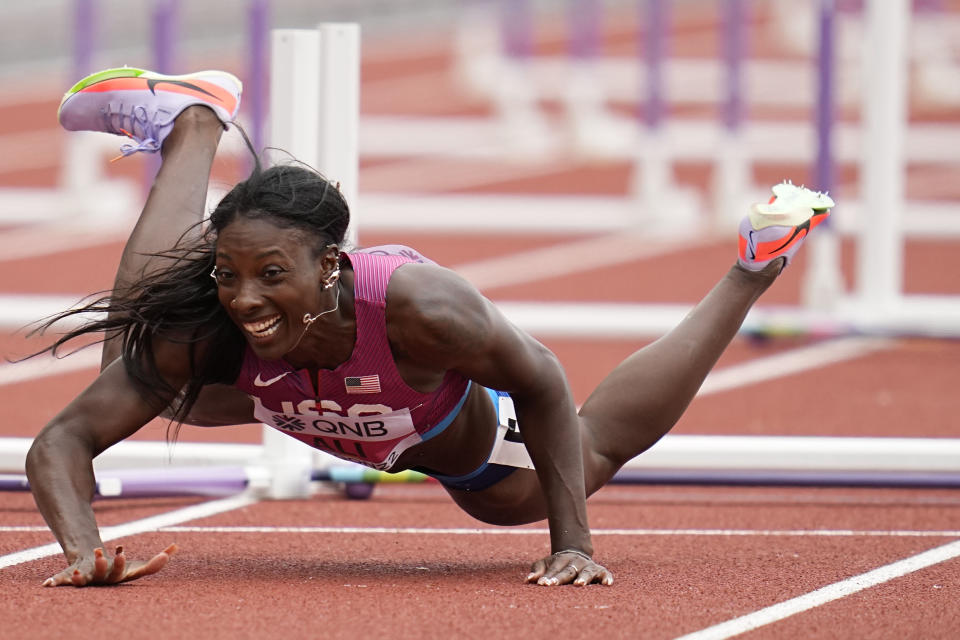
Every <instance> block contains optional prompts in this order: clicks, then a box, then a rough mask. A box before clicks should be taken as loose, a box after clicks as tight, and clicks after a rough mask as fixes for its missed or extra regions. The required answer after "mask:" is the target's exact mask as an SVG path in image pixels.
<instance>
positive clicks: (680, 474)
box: [0, 467, 960, 498]
mask: <svg viewBox="0 0 960 640" xmlns="http://www.w3.org/2000/svg"><path fill="white" fill-rule="evenodd" d="M375 473H376V472H367V471H363V470H361V471H357V470H355V469H352V468H347V469H342V470H339V471H338V468H337V467H334V468H332V469H329V470H322V471H314V472H313V474H312V476H311V478H312V480H314V481H333V482H344V483H345V484H347V485H348V486H349V485H352V484H366V485H372V484H375V482H373V481H372V480H373V479H374V475H372V474H375ZM389 481H390V482H394V483H395V482H398V481H399V482H405V483H421V482H424V478H423V477H422V476H421V475H420V474H413V473H410V474H407V475H406V476H403V475H402V474H398V477H397V478H396V479H393V480H389ZM610 484H617V485H700V486H746V487H862V488H892V489H957V488H960V472H949V471H943V472H908V471H903V472H900V471H789V470H784V471H779V470H756V471H750V470H690V469H623V470H621V471H620V472H618V473H617V474H616V475H615V476H614V477H613V479H612V480H611V481H610ZM247 485H248V478H247V473H246V471H245V470H244V469H242V468H189V469H187V468H183V469H177V468H173V469H161V470H154V471H148V470H139V469H136V470H134V469H131V470H123V471H110V472H104V473H103V474H102V477H98V480H97V493H96V497H97V498H147V497H164V496H188V495H189V496H224V495H232V494H236V493H239V492H241V491H243V490H244V489H246V488H247ZM29 489H30V484H29V482H27V478H26V476H23V475H10V474H5V475H0V491H29Z"/></svg>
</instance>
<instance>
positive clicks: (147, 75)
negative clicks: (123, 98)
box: [57, 67, 243, 120]
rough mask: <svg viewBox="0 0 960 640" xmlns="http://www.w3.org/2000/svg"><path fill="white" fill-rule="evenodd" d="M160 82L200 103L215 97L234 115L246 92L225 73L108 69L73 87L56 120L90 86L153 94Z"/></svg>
mask: <svg viewBox="0 0 960 640" xmlns="http://www.w3.org/2000/svg"><path fill="white" fill-rule="evenodd" d="M211 76H212V77H215V78H221V79H223V80H226V81H227V82H228V83H229V84H232V85H235V86H236V89H237V91H236V94H233V93H231V92H230V91H229V90H228V89H225V88H224V87H223V86H221V85H219V84H217V83H215V82H211V81H209V80H208V78H210V77H211ZM140 81H143V82H140ZM161 83H162V84H165V85H169V87H165V88H164V89H165V90H170V91H175V92H178V93H183V94H186V95H193V96H195V97H197V98H198V100H200V101H201V102H209V101H210V99H211V98H212V99H213V100H215V101H216V102H218V103H219V104H217V105H216V106H218V107H220V108H222V109H224V110H225V111H226V112H227V113H229V114H231V115H232V114H234V113H235V111H236V108H237V103H238V101H239V97H240V93H241V92H242V91H243V83H242V82H240V79H239V78H237V77H236V76H234V75H233V74H231V73H227V72H226V71H218V70H208V71H196V72H194V73H188V74H184V75H180V76H168V75H163V74H160V73H154V72H152V71H147V70H146V69H136V68H134V67H120V68H116V69H105V70H103V71H98V72H96V73H93V74H90V75H89V76H87V77H85V78H83V79H82V80H80V81H79V82H77V83H76V84H75V85H73V86H72V87H70V89H69V90H68V91H67V92H66V93H65V94H64V95H63V98H62V99H61V100H60V106H59V107H58V108H57V119H58V120H59V119H60V113H61V111H63V106H64V104H66V102H67V101H68V100H69V99H70V98H72V97H73V96H75V95H77V94H78V93H80V92H82V91H84V90H91V89H90V87H93V86H94V85H100V86H99V87H97V88H96V89H92V90H93V91H118V90H140V89H148V90H150V91H151V92H154V87H155V86H156V85H158V84H161Z"/></svg>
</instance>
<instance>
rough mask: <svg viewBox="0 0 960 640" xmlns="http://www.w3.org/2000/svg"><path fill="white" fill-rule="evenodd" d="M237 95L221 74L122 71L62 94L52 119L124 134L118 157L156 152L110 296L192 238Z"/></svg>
mask: <svg viewBox="0 0 960 640" xmlns="http://www.w3.org/2000/svg"><path fill="white" fill-rule="evenodd" d="M240 93H241V84H240V81H239V80H238V79H237V78H235V77H234V76H232V75H230V74H228V73H224V72H221V71H201V72H198V73H193V74H189V75H183V76H165V75H161V74H157V73H152V72H149V71H144V70H141V69H131V68H126V67H124V68H120V69H108V70H105V71H100V72H98V73H95V74H93V75H90V76H88V77H86V78H84V79H83V80H81V81H80V82H78V83H77V84H76V85H74V86H73V87H72V88H71V89H70V91H68V92H67V93H66V95H64V97H63V101H62V102H61V103H60V110H59V114H58V115H59V119H60V122H61V124H62V125H63V126H64V128H66V129H69V130H72V131H78V130H86V131H103V132H106V133H112V134H116V135H122V136H126V137H128V138H130V139H131V140H132V142H131V143H130V144H125V145H124V146H123V147H122V151H123V155H129V154H131V153H135V152H138V151H144V152H148V153H154V152H158V151H159V152H160V154H161V157H162V159H163V161H162V164H161V167H160V170H159V172H158V174H157V176H156V179H155V180H154V183H153V185H152V187H151V189H150V194H149V196H148V197H147V201H146V204H145V205H144V207H143V211H142V212H141V214H140V217H139V219H138V220H137V223H136V225H135V226H134V229H133V232H132V233H131V235H130V237H129V238H128V240H127V243H126V246H125V247H124V250H123V255H122V257H121V260H120V264H119V266H118V268H117V275H116V278H115V281H114V289H115V290H120V289H122V288H124V287H125V286H127V285H129V284H130V283H131V282H134V281H136V280H137V279H138V278H139V277H140V276H141V275H143V274H144V273H145V272H147V271H148V270H150V269H151V268H152V266H153V265H155V264H157V261H158V260H160V259H159V258H157V257H156V256H155V255H152V254H156V253H157V252H160V251H164V250H167V249H170V248H171V247H173V246H174V245H175V244H176V242H177V241H178V240H179V239H180V238H181V237H182V236H183V235H184V233H199V231H200V227H199V225H197V223H199V222H200V221H202V219H203V214H204V205H205V203H206V195H207V184H208V182H209V179H210V170H211V167H212V165H213V159H214V155H215V153H216V150H217V144H218V142H219V140H220V136H221V135H222V133H223V129H224V124H225V123H226V122H229V121H231V120H233V118H235V117H236V114H237V110H238V108H239V105H240ZM133 143H136V144H133ZM114 338H115V337H112V336H106V339H105V341H104V345H103V356H102V359H101V369H102V368H103V367H105V366H106V365H108V364H109V363H110V362H112V361H113V360H114V359H115V358H116V357H117V356H118V355H119V353H120V344H119V341H118V340H116V339H114Z"/></svg>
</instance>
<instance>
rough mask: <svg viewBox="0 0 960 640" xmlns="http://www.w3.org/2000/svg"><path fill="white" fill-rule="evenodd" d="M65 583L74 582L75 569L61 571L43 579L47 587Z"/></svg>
mask: <svg viewBox="0 0 960 640" xmlns="http://www.w3.org/2000/svg"><path fill="white" fill-rule="evenodd" d="M65 584H73V571H72V570H70V569H67V570H65V571H61V572H60V573H58V574H56V575H52V576H50V577H49V578H47V579H46V580H44V581H43V586H45V587H59V586H61V585H65Z"/></svg>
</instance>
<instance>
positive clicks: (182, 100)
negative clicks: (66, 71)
mask: <svg viewBox="0 0 960 640" xmlns="http://www.w3.org/2000/svg"><path fill="white" fill-rule="evenodd" d="M242 90H243V85H242V84H241V82H240V80H238V79H237V78H236V77H235V76H233V75H232V74H229V73H227V72H225V71H198V72H196V73H190V74H186V75H182V76H165V75H162V74H159V73H154V72H153V71H145V70H143V69H133V68H130V67H123V68H120V69H107V70H105V71H99V72H97V73H94V74H92V75H89V76H87V77H86V78H84V79H83V80H81V81H80V82H78V83H77V84H75V85H73V87H71V88H70V90H69V91H67V93H66V94H64V96H63V100H61V101H60V108H59V110H58V111H57V119H58V120H59V121H60V124H61V125H62V126H63V128H64V129H67V130H68V131H103V132H105V133H113V134H116V135H122V136H127V137H128V138H130V139H132V140H133V143H135V144H132V143H131V144H124V145H122V146H121V152H122V154H123V155H124V156H128V155H130V154H131V153H136V152H138V151H145V152H147V153H156V152H157V151H159V150H160V147H161V146H162V145H163V141H164V139H165V138H166V137H167V135H168V134H169V133H170V131H171V130H173V121H174V119H176V117H177V116H178V115H180V113H181V112H182V111H183V110H184V109H186V108H187V107H190V106H193V105H203V106H205V107H210V108H211V109H213V111H214V113H216V114H217V117H218V118H220V121H221V122H223V123H224V124H226V123H228V122H231V121H232V120H233V119H234V118H236V117H237V111H238V110H239V109H240V93H241V92H242Z"/></svg>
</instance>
